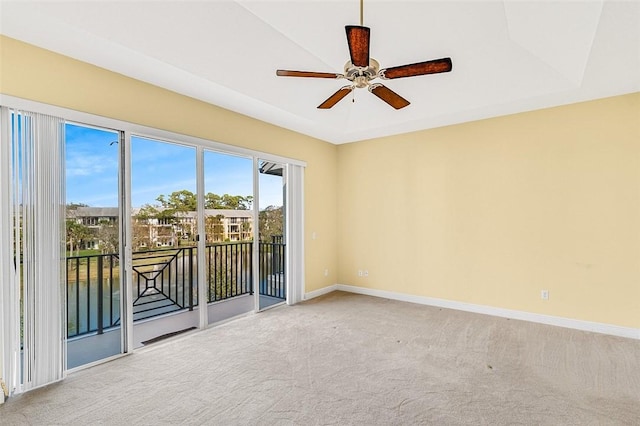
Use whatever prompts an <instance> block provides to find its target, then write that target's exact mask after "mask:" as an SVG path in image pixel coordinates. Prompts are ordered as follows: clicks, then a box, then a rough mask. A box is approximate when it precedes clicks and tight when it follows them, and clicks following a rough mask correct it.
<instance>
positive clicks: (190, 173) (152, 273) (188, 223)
mask: <svg viewBox="0 0 640 426" xmlns="http://www.w3.org/2000/svg"><path fill="white" fill-rule="evenodd" d="M131 205H132V209H131V216H130V218H129V220H130V221H131V234H132V235H131V241H132V243H131V260H132V262H131V275H130V277H131V282H130V283H129V285H130V290H131V295H132V304H131V305H132V315H133V344H134V347H139V346H142V345H146V344H150V343H153V342H156V341H158V340H159V339H162V338H164V337H167V336H172V335H175V334H177V333H180V332H183V331H186V330H191V329H195V328H197V327H198V317H197V314H196V312H194V309H195V308H197V306H198V280H197V268H198V250H197V235H198V229H197V210H198V202H197V196H196V149H195V148H194V147H191V146H186V145H179V144H175V143H169V142H165V141H160V140H155V139H150V138H143V137H138V136H133V137H132V138H131ZM173 313H175V314H178V313H179V314H180V315H167V314H173Z"/></svg>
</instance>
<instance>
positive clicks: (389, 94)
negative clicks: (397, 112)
mask: <svg viewBox="0 0 640 426" xmlns="http://www.w3.org/2000/svg"><path fill="white" fill-rule="evenodd" d="M369 91H370V92H371V93H373V94H374V95H376V96H377V97H379V98H380V99H382V100H383V101H385V102H386V103H388V104H389V105H391V106H392V107H394V108H395V109H400V108H404V107H406V106H407V105H409V104H410V102H409V101H408V100H406V99H405V98H403V97H402V96H400V95H398V94H397V93H396V92H394V91H393V90H391V89H389V88H388V87H387V86H383V85H382V84H372V85H371V86H369Z"/></svg>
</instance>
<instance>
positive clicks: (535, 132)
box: [338, 93, 640, 328]
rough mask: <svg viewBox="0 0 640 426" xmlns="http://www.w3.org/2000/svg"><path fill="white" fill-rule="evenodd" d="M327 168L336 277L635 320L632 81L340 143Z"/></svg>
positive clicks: (635, 113)
mask: <svg viewBox="0 0 640 426" xmlns="http://www.w3.org/2000/svg"><path fill="white" fill-rule="evenodd" d="M338 173H339V175H338V182H339V186H338V205H339V219H338V220H339V240H338V254H339V275H338V281H339V282H340V283H341V284H350V285H357V286H362V287H367V288H372V289H381V290H387V291H394V292H399V293H407V294H412V295H420V296H427V297H435V298H442V299H449V300H455V301H461V302H467V303H473V304H480V305H489V306H494V307H500V308H507V309H515V310H520V311H527V312H535V313H541V314H549V315H555V316H560V317H567V318H572V319H580V320H588V321H595V322H601V323H609V324H615V325H620V326H628V327H635V328H638V327H640V94H639V93H636V94H632V95H627V96H620V97H614V98H608V99H604V100H598V101H593V102H587V103H580V104H574V105H570V106H565V107H558V108H553V109H547V110H541V111H536V112H530V113H524V114H518V115H513V116H506V117H500V118H495V119H490V120H483V121H478V122H473V123H467V124H462V125H456V126H451V127H444V128H439V129H434V130H427V131H421V132H416V133H412V134H405V135H401V136H395V137H388V138H381V139H375V140H370V141H363V142H358V143H352V144H347V145H341V146H339V148H338ZM358 269H362V270H368V271H369V276H368V277H358V275H357V270H358ZM542 289H546V290H549V300H548V301H543V300H541V297H540V292H541V290H542Z"/></svg>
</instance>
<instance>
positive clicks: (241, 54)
mask: <svg viewBox="0 0 640 426" xmlns="http://www.w3.org/2000/svg"><path fill="white" fill-rule="evenodd" d="M0 16H1V17H0V33H2V34H5V35H7V36H9V37H12V38H16V39H19V40H23V41H25V42H28V43H31V44H34V45H37V46H41V47H44V48H46V49H50V50H53V51H56V52H59V53H62V54H64V55H68V56H71V57H74V58H77V59H80V60H82V61H85V62H89V63H92V64H95V65H98V66H100V67H103V68H107V69H109V70H112V71H116V72H118V73H121V74H124V75H127V76H131V77H133V78H136V79H139V80H143V81H146V82H149V83H152V84H155V85H158V86H161V87H165V88H167V89H170V90H173V91H176V92H179V93H183V94H185V95H188V96H191V97H194V98H198V99H201V100H203V101H206V102H209V103H212V104H216V105H220V106H222V107H225V108H228V109H231V110H234V111H237V112H240V113H243V114H246V115H249V116H252V117H255V118H258V119H261V120H264V121H267V122H270V123H273V124H276V125H279V126H282V127H286V128H289V129H292V130H295V131H298V132H301V133H304V134H308V135H311V136H314V137H317V138H320V139H324V140H326V141H329V142H333V143H344V142H351V141H356V140H362V139H368V138H373V137H379V136H386V135H392V134H398V133H405V132H410V131H415V130H420V129H427V128H433V127H439V126H444V125H449V124H455V123H462V122H466V121H471V120H478V119H482V118H488V117H494V116H499V115H505V114H512V113H517V112H522V111H530V110H534V109H539V108H546V107H551V106H556V105H563V104H568V103H573V102H579V101H584V100H590V99H597V98H602V97H607V96H614V95H619V94H625V93H632V92H638V91H640V1H594V0H583V1H518V0H508V1H464V2H461V1H379V0H365V2H364V24H365V25H366V26H369V27H371V56H372V57H373V58H375V59H377V60H378V61H379V62H380V64H381V67H382V68H388V67H392V66H397V65H404V64H407V63H413V62H420V61H424V60H429V59H438V58H442V57H447V56H448V57H451V59H452V61H453V71H452V72H450V73H446V74H437V75H429V76H420V77H410V78H405V79H397V80H390V81H386V82H384V84H385V85H387V86H388V87H389V88H391V89H392V90H394V91H396V92H397V93H398V94H400V95H401V96H403V97H405V98H407V99H408V100H409V101H410V102H411V105H409V106H408V107H406V108H404V109H402V110H399V111H396V110H394V109H392V108H391V107H390V106H388V105H387V104H385V103H384V102H382V101H381V100H379V99H378V98H376V97H375V96H373V95H372V94H371V93H369V92H367V91H366V90H365V89H360V90H357V91H355V95H354V100H355V102H352V99H351V96H350V97H348V98H345V99H344V100H342V101H341V102H339V103H338V104H337V105H336V106H335V107H334V108H332V109H330V110H318V109H316V106H317V105H319V104H320V103H321V102H322V101H324V100H325V99H326V98H327V97H329V95H331V94H332V93H334V92H335V91H336V90H338V89H339V88H340V87H341V86H343V85H345V84H346V81H345V80H328V79H309V78H304V79H303V78H283V77H276V75H275V70H276V69H277V68H284V69H295V70H306V71H321V72H342V69H343V66H344V63H345V62H346V61H347V60H348V58H349V52H348V49H347V43H346V38H345V31H344V26H345V25H358V24H359V1H358V0H349V1H307V0H297V1H296V0H294V1H267V0H263V1H125V2H112V1H82V2H80V1H40V2H37V1H19V2H18V1H6V0H0Z"/></svg>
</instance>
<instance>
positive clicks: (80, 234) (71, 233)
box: [65, 203, 91, 256]
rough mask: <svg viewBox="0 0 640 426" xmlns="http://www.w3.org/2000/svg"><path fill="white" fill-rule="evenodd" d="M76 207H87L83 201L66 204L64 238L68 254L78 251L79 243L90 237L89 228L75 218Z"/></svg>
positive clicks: (77, 252)
mask: <svg viewBox="0 0 640 426" xmlns="http://www.w3.org/2000/svg"><path fill="white" fill-rule="evenodd" d="M78 207H88V205H86V204H83V203H69V204H67V206H66V221H65V222H66V238H67V246H68V249H69V254H70V255H71V256H73V252H74V250H75V252H76V255H77V254H79V253H80V245H81V244H82V242H83V241H86V240H88V239H89V238H90V237H91V230H90V229H89V228H88V227H87V226H85V225H83V224H81V223H78V221H77V220H76V211H77V210H78Z"/></svg>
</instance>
